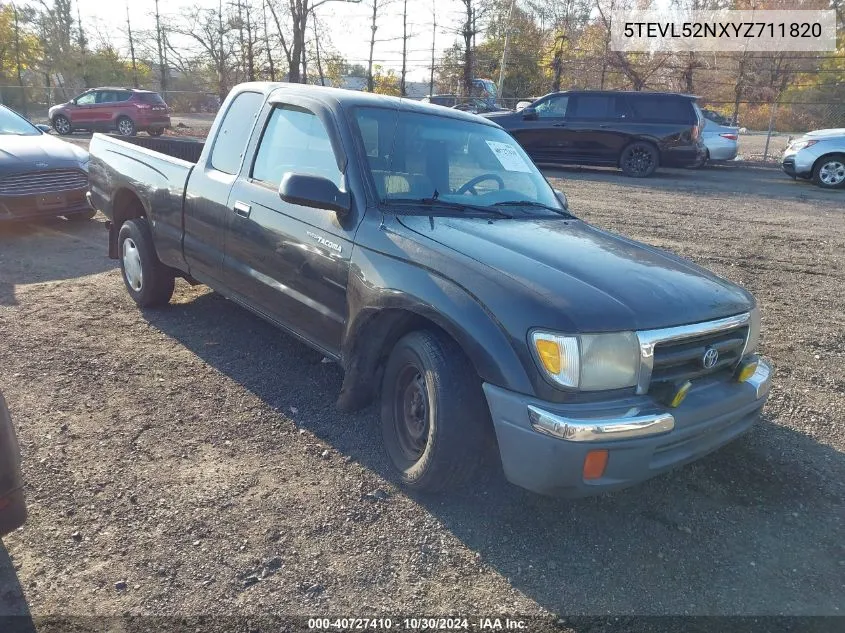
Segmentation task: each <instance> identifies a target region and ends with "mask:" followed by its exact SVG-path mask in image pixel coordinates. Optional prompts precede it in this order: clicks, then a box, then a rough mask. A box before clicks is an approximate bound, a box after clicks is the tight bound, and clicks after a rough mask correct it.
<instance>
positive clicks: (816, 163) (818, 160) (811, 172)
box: [810, 151, 845, 178]
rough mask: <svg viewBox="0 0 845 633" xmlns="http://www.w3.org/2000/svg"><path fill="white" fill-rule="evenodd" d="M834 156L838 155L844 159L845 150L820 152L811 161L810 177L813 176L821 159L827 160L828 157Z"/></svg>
mask: <svg viewBox="0 0 845 633" xmlns="http://www.w3.org/2000/svg"><path fill="white" fill-rule="evenodd" d="M834 156H839V157H841V158H842V159H843V161H845V152H837V151H832V152H827V153H825V154H822V155H821V156H819V157H818V158H817V159H816V160H814V161H813V168H812V169H811V170H810V177H811V178H813V177H814V176H815V174H816V169H817V168H818V167H819V165H821V163H822V162H823V161H825V160H828V159H829V158H832V157H834Z"/></svg>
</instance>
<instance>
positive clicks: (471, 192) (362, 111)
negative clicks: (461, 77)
mask: <svg viewBox="0 0 845 633" xmlns="http://www.w3.org/2000/svg"><path fill="white" fill-rule="evenodd" d="M356 121H357V123H358V130H359V132H360V134H361V139H362V141H363V145H364V150H365V151H366V153H367V162H368V167H369V172H370V175H371V176H372V179H373V182H374V184H375V187H376V189H377V191H378V194H379V197H380V199H381V200H382V202H390V201H391V200H405V201H407V200H428V199H436V200H437V201H440V202H444V203H464V204H471V205H473V206H474V207H490V208H491V209H492V208H493V207H494V206H502V205H507V204H508V203H525V205H526V206H530V205H531V204H532V203H533V204H535V205H537V206H538V207H550V208H552V209H554V210H562V207H561V205H560V203H559V202H558V200H557V197H556V196H555V194H554V191H552V188H551V187H550V186H549V184H548V183H547V182H546V179H545V178H543V176H542V174H540V172H539V171H538V170H537V168H536V167H535V166H534V163H533V162H531V159H530V158H528V156H527V155H526V154H525V152H524V151H523V150H522V148H521V147H520V146H519V144H518V143H517V142H516V141H515V140H514V139H513V138H512V137H511V136H510V135H509V134H508V133H507V132H505V131H504V130H502V129H501V128H498V127H493V126H491V125H486V124H484V123H473V122H470V121H462V120H459V119H452V118H448V117H441V116H437V115H434V114H421V113H416V112H402V111H397V110H388V109H384V108H358V109H357V110H356Z"/></svg>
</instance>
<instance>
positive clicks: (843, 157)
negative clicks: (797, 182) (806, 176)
mask: <svg viewBox="0 0 845 633" xmlns="http://www.w3.org/2000/svg"><path fill="white" fill-rule="evenodd" d="M813 182H814V183H815V184H816V185H818V186H819V187H821V188H822V189H842V188H843V187H845V154H830V155H829V156H822V157H821V158H820V159H819V160H817V161H816V164H815V165H814V166H813Z"/></svg>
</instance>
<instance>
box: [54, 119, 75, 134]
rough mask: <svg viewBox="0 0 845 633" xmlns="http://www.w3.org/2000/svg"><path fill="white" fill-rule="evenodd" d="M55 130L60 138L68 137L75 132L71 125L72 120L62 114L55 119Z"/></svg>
mask: <svg viewBox="0 0 845 633" xmlns="http://www.w3.org/2000/svg"><path fill="white" fill-rule="evenodd" d="M53 129H54V130H56V132H57V133H58V134H59V135H60V136H67V135H68V134H70V133H71V132H73V126H72V125H71V124H70V119H68V118H67V117H66V116H64V115H62V114H58V115H56V116H55V117H53Z"/></svg>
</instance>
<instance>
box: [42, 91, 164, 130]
mask: <svg viewBox="0 0 845 633" xmlns="http://www.w3.org/2000/svg"><path fill="white" fill-rule="evenodd" d="M48 116H49V117H50V122H51V123H52V124H53V129H55V130H56V132H58V133H59V134H61V135H62V136H64V135H66V134H72V133H73V131H74V130H76V129H86V130H98V131H109V130H117V132H118V134H120V135H121V136H134V135H135V134H136V133H137V132H139V131H145V132H147V133H148V134H149V135H150V136H160V135H161V134H162V133H163V132H164V130H165V129H166V128H169V127H170V110H169V109H168V107H167V104H166V103H165V102H164V99H162V98H161V95H159V94H158V93H156V92H150V91H149V90H137V89H134V88H94V89H92V90H89V91H87V92H83V93H82V94H81V95H79V96H78V97H76V98H75V99H71V100H70V101H68V102H67V103H62V104H60V105H55V106H53V107H52V108H50V112H49V115H48Z"/></svg>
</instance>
